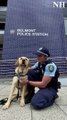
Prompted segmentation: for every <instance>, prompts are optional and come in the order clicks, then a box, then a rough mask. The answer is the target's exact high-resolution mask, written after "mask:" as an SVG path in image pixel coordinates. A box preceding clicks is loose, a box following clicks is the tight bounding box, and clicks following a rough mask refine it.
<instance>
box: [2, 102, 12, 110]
mask: <svg viewBox="0 0 67 120" xmlns="http://www.w3.org/2000/svg"><path fill="white" fill-rule="evenodd" d="M9 106H10V103H9V102H6V103H5V105H3V107H2V108H3V110H6V109H8V108H9Z"/></svg>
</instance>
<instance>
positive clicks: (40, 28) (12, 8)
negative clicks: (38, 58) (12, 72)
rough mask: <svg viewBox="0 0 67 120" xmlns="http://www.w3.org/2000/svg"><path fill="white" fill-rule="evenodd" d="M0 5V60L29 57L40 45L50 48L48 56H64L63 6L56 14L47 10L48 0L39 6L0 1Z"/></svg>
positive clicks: (66, 15)
mask: <svg viewBox="0 0 67 120" xmlns="http://www.w3.org/2000/svg"><path fill="white" fill-rule="evenodd" d="M51 1H52V0H51ZM0 2H1V3H0V59H12V58H13V59H14V58H17V57H19V56H21V55H22V54H23V55H24V56H29V57H32V52H34V51H35V50H36V49H37V48H38V47H40V46H43V45H45V46H47V47H48V48H49V49H50V52H51V55H52V57H54V56H62V57H63V56H67V47H66V46H67V4H66V3H65V8H62V10H61V9H60V10H59V12H58V10H57V9H56V11H55V9H54V12H53V8H52V9H50V8H49V6H50V2H49V0H45V2H44V1H42V2H43V3H41V2H40V0H37V1H36V3H35V2H33V1H32V0H31V1H30V0H27V1H24V0H23V1H22V0H19V3H18V0H12V1H11V0H9V1H7V0H0ZM25 2H26V3H25ZM48 3H49V4H48ZM45 4H46V5H47V6H48V9H47V8H46V6H45ZM38 5H39V6H38ZM7 6H8V9H7ZM31 6H32V7H31ZM37 6H38V7H39V8H37ZM28 8H29V9H28ZM49 9H50V10H49ZM32 10H33V11H32ZM31 11H32V12H31ZM44 11H46V12H44ZM61 11H62V12H61ZM39 13H40V14H39ZM32 14H33V15H32ZM46 14H47V15H46ZM51 15H52V17H51ZM55 15H56V16H55ZM57 15H58V16H57ZM45 16H46V17H45ZM53 16H54V18H53ZM56 17H57V19H56ZM62 18H63V19H62ZM53 19H55V20H53ZM33 23H34V24H33ZM57 23H58V24H57ZM5 24H6V26H5ZM52 26H53V27H52ZM49 29H50V30H49ZM54 30H56V32H54ZM60 30H61V32H60V33H59V31H60ZM9 31H10V32H9ZM15 31H16V33H15ZM43 33H44V34H43ZM48 33H49V35H48ZM52 33H53V34H52ZM61 33H62V34H61ZM31 34H32V36H31ZM48 36H49V37H48ZM50 38H51V39H50ZM54 39H55V41H54ZM58 40H59V41H58ZM53 51H54V52H53ZM58 51H59V52H58ZM7 53H8V54H7ZM2 56H3V57H2Z"/></svg>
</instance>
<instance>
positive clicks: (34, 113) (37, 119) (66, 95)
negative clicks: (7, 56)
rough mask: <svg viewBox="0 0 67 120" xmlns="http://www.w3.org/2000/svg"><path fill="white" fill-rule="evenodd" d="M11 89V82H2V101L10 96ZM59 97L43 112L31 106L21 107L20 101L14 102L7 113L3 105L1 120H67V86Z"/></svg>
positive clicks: (5, 80) (0, 81)
mask: <svg viewBox="0 0 67 120" xmlns="http://www.w3.org/2000/svg"><path fill="white" fill-rule="evenodd" d="M59 80H60V79H59ZM64 80H65V79H64ZM10 87H11V81H10V80H8V79H3V80H2V79H1V80H0V99H2V98H6V97H7V96H8V94H9V91H10ZM58 95H59V98H57V99H56V100H55V103H54V104H53V105H52V106H50V107H48V108H46V109H43V110H34V109H33V108H32V107H31V106H30V104H27V105H25V106H24V107H20V105H19V101H16V102H12V104H11V107H10V108H9V109H8V110H5V111H4V110H2V105H0V120H5V119H6V120H67V85H66V84H65V85H63V84H62V87H61V89H60V90H59V92H58Z"/></svg>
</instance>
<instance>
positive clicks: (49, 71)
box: [29, 63, 57, 88]
mask: <svg viewBox="0 0 67 120" xmlns="http://www.w3.org/2000/svg"><path fill="white" fill-rule="evenodd" d="M56 69H57V67H56V65H55V64H54V63H51V64H48V65H46V68H45V72H44V76H43V78H42V81H41V82H37V81H36V82H33V81H30V80H29V84H31V85H33V86H36V87H40V88H44V87H46V86H47V85H48V83H49V82H50V81H51V79H52V77H54V76H55V72H56Z"/></svg>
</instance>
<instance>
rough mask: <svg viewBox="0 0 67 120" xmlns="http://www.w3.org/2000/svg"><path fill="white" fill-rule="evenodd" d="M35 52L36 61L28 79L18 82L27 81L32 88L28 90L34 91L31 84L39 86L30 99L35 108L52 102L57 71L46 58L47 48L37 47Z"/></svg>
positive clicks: (47, 55) (55, 92) (48, 55)
mask: <svg viewBox="0 0 67 120" xmlns="http://www.w3.org/2000/svg"><path fill="white" fill-rule="evenodd" d="M35 54H36V56H37V62H36V63H35V64H34V65H33V66H32V68H31V69H30V70H29V72H28V80H26V81H25V80H24V81H20V83H21V84H27V83H28V84H29V85H30V86H31V88H32V89H30V91H31V90H32V91H34V88H33V86H34V87H38V88H39V91H38V92H37V93H36V94H35V95H34V96H33V97H32V99H31V105H32V106H33V107H34V108H35V109H43V108H45V107H48V106H50V105H52V104H53V103H54V100H55V97H56V95H57V89H58V88H57V83H58V77H59V72H58V68H57V66H56V65H55V63H54V62H52V61H51V60H49V59H48V58H49V57H50V53H49V50H48V49H47V48H45V47H42V48H39V49H38V50H37V51H36V52H35Z"/></svg>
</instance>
